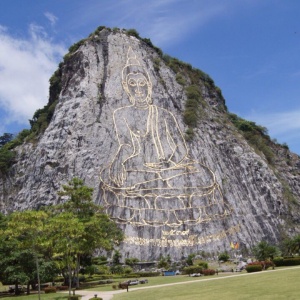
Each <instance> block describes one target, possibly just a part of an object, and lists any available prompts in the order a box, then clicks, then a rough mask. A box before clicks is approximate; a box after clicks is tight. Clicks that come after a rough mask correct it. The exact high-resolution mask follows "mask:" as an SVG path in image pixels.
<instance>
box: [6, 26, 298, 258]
mask: <svg viewBox="0 0 300 300" xmlns="http://www.w3.org/2000/svg"><path fill="white" fill-rule="evenodd" d="M60 68H61V83H60V84H61V91H60V94H59V99H58V100H59V101H58V104H57V105H56V108H55V112H54V115H53V117H52V119H51V122H50V124H49V126H48V128H47V129H46V130H45V132H44V133H43V134H42V135H40V137H39V139H38V140H37V142H35V143H32V142H25V143H24V144H23V145H21V146H18V147H17V149H16V151H17V159H16V163H15V164H14V165H13V166H12V168H11V169H10V171H9V172H8V173H7V174H5V175H2V176H1V178H0V207H1V210H2V211H3V212H9V211H13V210H21V209H27V208H39V207H41V206H43V205H51V204H56V203H58V201H59V197H58V195H57V191H58V190H59V189H60V187H61V185H62V184H65V183H67V182H68V181H69V180H70V179H71V178H73V177H80V178H82V179H84V181H85V184H86V185H88V186H90V187H93V188H94V201H95V202H96V203H99V204H101V205H102V206H104V207H105V209H106V211H107V213H108V214H109V215H110V216H111V218H112V219H114V220H115V221H116V222H118V223H119V225H120V226H121V228H122V229H123V230H124V232H125V236H126V237H125V240H124V243H123V244H122V245H121V248H122V249H123V251H124V257H138V258H140V259H143V260H146V259H155V258H158V257H159V255H161V254H163V255H165V254H170V255H171V256H172V257H173V258H176V259H179V258H180V257H181V256H182V255H187V254H189V253H193V252H196V251H200V250H205V251H211V252H215V253H217V252H219V251H223V250H225V249H229V245H230V243H231V242H233V241H238V242H239V244H240V249H241V250H246V249H250V248H251V246H253V245H254V244H256V243H257V242H258V241H260V240H262V239H264V240H268V241H269V242H272V243H278V242H279V241H280V240H281V239H282V238H283V237H284V236H285V235H292V234H295V233H299V229H300V228H299V221H300V217H299V216H300V215H299V204H300V175H299V174H300V160H299V156H297V155H295V154H293V153H290V152H289V151H288V150H287V149H285V148H284V147H281V146H279V145H275V144H273V146H272V147H271V148H272V151H273V152H274V153H275V158H274V162H273V164H272V165H270V163H269V162H268V161H267V160H266V158H265V156H264V154H263V153H261V152H259V151H257V149H254V148H253V147H252V146H251V145H250V144H249V143H248V142H247V140H246V139H245V138H244V136H243V135H242V134H241V132H240V131H238V130H237V128H236V127H235V126H234V125H233V124H232V123H231V122H230V119H229V118H228V113H227V111H226V108H225V103H224V101H223V99H222V97H221V94H220V92H219V91H218V89H217V88H216V87H214V85H213V84H210V85H209V84H207V81H205V78H200V77H199V78H198V79H197V82H195V79H192V78H191V77H189V76H188V73H187V72H185V71H184V70H179V71H177V72H174V68H170V67H169V66H168V65H167V60H165V59H162V57H161V55H160V53H159V52H158V51H157V49H156V48H155V47H152V46H151V45H149V43H146V42H145V41H143V40H141V39H139V38H137V37H134V36H129V35H128V34H126V32H122V31H116V32H113V31H111V30H109V29H103V30H101V31H98V32H97V33H95V34H92V35H91V36H90V37H89V38H87V39H86V40H84V41H83V42H82V43H81V45H80V46H79V47H78V49H77V50H76V51H74V52H73V53H70V54H68V57H67V59H65V61H64V63H63V64H62V65H61V66H60ZM190 71H191V72H192V71H193V70H192V69H191V68H190ZM176 73H177V74H176ZM139 74H142V75H139ZM179 74H180V76H181V77H182V78H183V79H184V83H182V82H180V81H179V80H178V76H179ZM195 85H196V86H197V88H198V89H199V91H200V93H201V101H200V102H201V103H200V104H201V107H200V108H197V109H199V111H198V112H197V116H198V120H197V125H196V126H195V127H194V128H193V137H192V138H187V136H188V135H187V134H188V132H189V129H191V128H189V127H188V126H187V125H186V123H185V122H184V114H185V112H186V102H187V97H188V96H187V93H186V87H187V86H195ZM135 89H141V90H142V92H141V94H134V93H136V92H135ZM141 95H144V98H145V99H146V100H145V99H144V98H143V96H141ZM146 96H147V97H146ZM139 97H140V98H139ZM142 98H143V99H142ZM139 99H140V100H139ZM139 101H141V102H140V103H141V105H140V107H138V105H137V103H138V102H139Z"/></svg>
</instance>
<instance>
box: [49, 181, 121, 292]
mask: <svg viewBox="0 0 300 300" xmlns="http://www.w3.org/2000/svg"><path fill="white" fill-rule="evenodd" d="M58 194H59V195H60V196H61V197H62V201H65V202H63V203H62V204H60V205H58V206H56V207H54V208H53V210H54V211H59V212H68V213H72V214H73V215H74V218H77V219H78V222H79V223H80V226H81V227H82V229H83V231H82V232H81V235H82V236H81V238H80V239H79V240H78V241H77V244H76V245H77V248H76V268H75V278H76V286H77V287H79V269H80V259H81V257H82V255H87V254H89V255H91V254H93V252H94V251H95V250H96V249H105V250H112V249H113V246H114V245H115V244H116V243H119V242H120V241H121V240H122V239H123V233H122V231H121V230H120V229H119V228H118V227H117V225H116V224H115V223H114V222H113V221H111V220H110V219H109V217H108V216H107V215H106V214H104V213H103V209H102V208H101V207H100V206H99V205H96V204H95V203H94V202H93V199H92V196H93V189H92V188H90V187H87V186H86V185H84V182H83V180H81V179H79V178H73V179H72V180H71V181H69V183H68V185H63V186H62V191H60V192H59V193H58Z"/></svg>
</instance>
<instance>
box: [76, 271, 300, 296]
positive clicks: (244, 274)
mask: <svg viewBox="0 0 300 300" xmlns="http://www.w3.org/2000/svg"><path fill="white" fill-rule="evenodd" d="M292 268H293V269H299V268H300V266H295V267H292ZM290 269H291V267H289V268H280V269H275V270H269V272H270V271H271V272H280V271H285V270H290ZM260 274H265V272H254V273H243V274H236V273H235V274H234V275H228V276H220V277H213V278H207V279H203V278H202V279H197V280H194V281H184V282H174V283H165V284H161V285H154V286H143V287H137V288H135V289H134V290H135V291H136V290H142V289H154V288H161V287H165V286H171V285H178V284H189V283H195V282H199V281H201V282H202V281H203V282H204V281H209V280H221V279H227V278H232V277H236V276H251V275H260ZM129 291H130V290H129ZM125 292H126V290H117V291H110V292H103V291H77V293H78V294H79V295H83V297H82V298H81V300H89V299H91V298H93V297H94V296H95V295H96V294H97V295H98V297H101V298H102V299H103V300H112V299H113V296H114V295H115V294H120V293H125Z"/></svg>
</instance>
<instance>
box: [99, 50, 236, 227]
mask: <svg viewBox="0 0 300 300" xmlns="http://www.w3.org/2000/svg"><path fill="white" fill-rule="evenodd" d="M122 86H123V89H124V90H125V92H126V94H127V95H128V98H129V102H130V104H129V105H128V106H123V107H120V108H118V109H116V110H115V111H114V113H113V121H114V127H115V133H116V138H117V141H118V146H119V147H118V150H117V152H116V153H115V155H114V158H113V159H112V161H111V162H110V163H109V165H108V166H106V167H105V168H104V169H103V170H102V171H101V174H100V182H101V189H102V196H103V198H104V207H105V208H106V211H107V213H108V214H109V215H110V216H111V218H112V219H114V220H115V221H117V222H119V223H130V224H132V225H137V226H145V225H149V226H164V225H167V226H170V227H178V226H181V225H183V224H191V225H194V224H199V223H203V222H209V221H211V220H216V219H222V218H225V217H226V216H228V215H229V214H230V212H231V209H230V208H229V207H228V205H227V203H226V202H225V201H224V199H223V195H222V192H221V190H220V187H219V185H218V184H217V182H216V178H215V174H214V173H213V172H212V171H211V170H210V169H209V168H208V167H207V166H205V165H203V164H202V163H200V162H198V161H196V160H192V159H191V158H190V157H189V153H188V148H187V145H186V142H185V139H184V137H183V134H182V131H181V129H180V127H179V125H178V122H177V120H176V118H175V116H174V115H173V114H172V113H171V112H169V111H168V110H166V109H164V108H162V107H159V106H156V105H155V104H153V100H152V82H151V79H150V76H149V74H148V72H147V70H146V69H145V68H144V67H143V66H141V64H140V62H139V60H138V59H137V57H136V55H135V53H134V52H133V51H132V49H131V47H130V48H129V50H128V54H127V62H126V65H125V66H124V68H123V70H122Z"/></svg>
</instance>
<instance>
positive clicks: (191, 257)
mask: <svg viewBox="0 0 300 300" xmlns="http://www.w3.org/2000/svg"><path fill="white" fill-rule="evenodd" d="M195 256H196V254H195V253H192V254H189V255H188V257H187V259H186V263H187V265H189V266H192V265H193V264H194V258H195Z"/></svg>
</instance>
